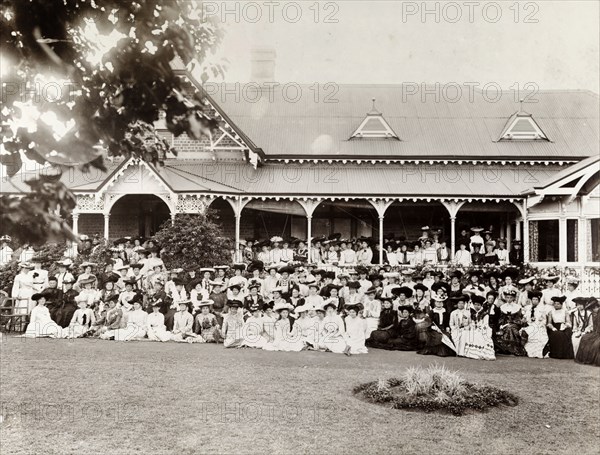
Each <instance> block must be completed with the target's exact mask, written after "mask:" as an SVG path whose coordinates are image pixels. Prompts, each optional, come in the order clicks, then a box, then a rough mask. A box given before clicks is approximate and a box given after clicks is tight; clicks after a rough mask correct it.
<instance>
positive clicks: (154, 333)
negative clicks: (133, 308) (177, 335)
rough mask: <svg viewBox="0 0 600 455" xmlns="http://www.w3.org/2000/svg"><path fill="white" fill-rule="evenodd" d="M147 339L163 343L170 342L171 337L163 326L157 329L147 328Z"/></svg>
mask: <svg viewBox="0 0 600 455" xmlns="http://www.w3.org/2000/svg"><path fill="white" fill-rule="evenodd" d="M147 335H148V339H149V340H152V341H162V342H163V343H165V342H167V341H170V340H171V338H172V337H173V335H172V334H171V332H168V331H167V328H166V327H165V326H164V325H161V326H158V327H148V333H147Z"/></svg>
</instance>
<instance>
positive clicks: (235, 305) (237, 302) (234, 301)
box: [227, 299, 244, 308]
mask: <svg viewBox="0 0 600 455" xmlns="http://www.w3.org/2000/svg"><path fill="white" fill-rule="evenodd" d="M227 306H228V307H229V308H242V307H243V306H244V304H243V303H242V302H241V301H240V300H237V299H232V300H228V301H227Z"/></svg>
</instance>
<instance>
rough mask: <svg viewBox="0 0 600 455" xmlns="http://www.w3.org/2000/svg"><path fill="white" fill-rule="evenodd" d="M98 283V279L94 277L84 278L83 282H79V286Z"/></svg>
mask: <svg viewBox="0 0 600 455" xmlns="http://www.w3.org/2000/svg"><path fill="white" fill-rule="evenodd" d="M95 281H96V278H94V277H89V278H84V279H83V280H80V281H79V284H80V285H82V286H85V285H86V284H92V283H94V282H95Z"/></svg>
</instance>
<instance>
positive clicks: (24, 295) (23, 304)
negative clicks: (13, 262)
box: [10, 262, 33, 314]
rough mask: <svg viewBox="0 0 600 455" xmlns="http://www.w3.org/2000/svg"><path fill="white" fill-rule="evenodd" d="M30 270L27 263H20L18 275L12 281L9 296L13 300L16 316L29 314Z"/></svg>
mask: <svg viewBox="0 0 600 455" xmlns="http://www.w3.org/2000/svg"><path fill="white" fill-rule="evenodd" d="M32 269H33V266H32V265H31V264H30V263H29V262H20V263H19V273H18V274H17V275H16V276H15V279H14V281H13V286H12V290H11V293H10V296H11V297H12V298H13V299H15V311H16V312H17V313H18V314H29V311H30V309H29V307H30V306H32V302H33V301H32V300H31V296H32V295H33V277H32V276H31V275H30V274H29V272H30V271H31V270H32Z"/></svg>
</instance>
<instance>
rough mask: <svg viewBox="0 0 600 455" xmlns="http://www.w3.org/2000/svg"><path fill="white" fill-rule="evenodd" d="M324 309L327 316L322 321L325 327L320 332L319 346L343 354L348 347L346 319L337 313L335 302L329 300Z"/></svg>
mask: <svg viewBox="0 0 600 455" xmlns="http://www.w3.org/2000/svg"><path fill="white" fill-rule="evenodd" d="M323 309H324V310H325V317H324V318H323V320H322V321H321V324H322V326H323V328H322V331H321V332H320V339H319V348H320V349H324V350H326V351H330V352H334V353H336V354H342V353H343V352H344V351H346V348H347V344H346V333H345V332H346V327H345V324H344V320H343V319H342V318H341V316H340V315H338V314H337V313H336V304H335V303H333V302H327V303H325V305H324V306H323ZM367 324H368V323H367ZM367 331H368V325H367ZM365 336H366V335H365Z"/></svg>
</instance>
